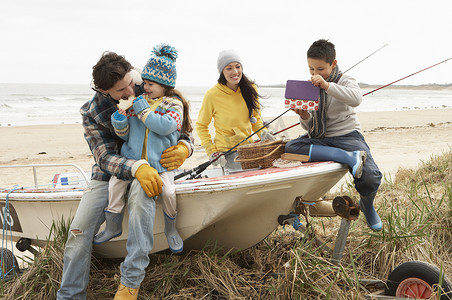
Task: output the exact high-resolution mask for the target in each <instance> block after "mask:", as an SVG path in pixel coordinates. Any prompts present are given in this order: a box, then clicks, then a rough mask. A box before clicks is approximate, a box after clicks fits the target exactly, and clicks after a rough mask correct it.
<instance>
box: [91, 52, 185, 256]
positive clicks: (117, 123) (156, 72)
mask: <svg viewBox="0 0 452 300" xmlns="http://www.w3.org/2000/svg"><path fill="white" fill-rule="evenodd" d="M176 58H177V51H176V49H174V48H173V47H171V46H169V45H165V44H162V45H158V46H156V47H154V50H153V51H152V54H151V58H150V59H149V61H148V62H147V63H146V65H145V67H144V69H143V72H142V74H141V77H142V79H143V84H144V90H145V93H144V94H143V95H141V96H140V97H138V98H136V99H135V100H134V101H133V107H132V108H131V109H129V110H128V111H127V112H126V111H124V110H122V109H118V110H117V111H116V112H115V113H114V114H113V115H112V125H113V127H114V129H115V133H116V134H117V135H118V136H119V137H121V138H122V139H123V140H124V141H125V142H124V144H123V145H122V148H121V155H123V156H126V157H129V158H133V159H137V160H140V159H142V160H144V161H143V163H149V165H150V166H151V167H153V168H155V169H156V170H157V172H159V175H160V177H161V179H162V182H163V188H162V193H161V194H160V198H161V199H162V207H163V212H164V219H165V235H166V237H167V240H168V245H169V248H170V249H171V251H172V252H174V253H178V252H181V251H182V250H183V241H182V238H181V237H180V236H179V233H178V232H177V229H176V216H177V209H176V191H175V187H174V174H173V172H171V171H167V170H166V169H165V168H163V167H162V165H161V164H160V162H159V161H160V158H161V155H162V152H163V150H165V149H167V148H168V147H171V146H174V145H176V144H177V142H178V139H179V137H180V134H181V132H183V133H187V134H189V133H191V131H192V126H191V120H190V117H189V106H188V102H187V100H185V98H184V97H183V96H182V94H181V93H180V92H179V91H177V90H176V89H174V87H175V85H176V67H175V61H176ZM129 183H130V181H124V180H121V179H120V178H117V177H114V176H112V177H111V179H110V185H109V205H108V207H107V209H106V210H105V219H106V227H105V230H104V231H102V232H100V233H98V234H97V235H96V236H95V237H94V243H95V244H100V243H103V242H106V241H108V240H110V239H112V238H114V237H116V236H119V235H120V234H121V233H122V218H123V208H124V195H125V192H126V190H127V185H128V184H129Z"/></svg>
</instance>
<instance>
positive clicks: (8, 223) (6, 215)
mask: <svg viewBox="0 0 452 300" xmlns="http://www.w3.org/2000/svg"><path fill="white" fill-rule="evenodd" d="M8 206H9V209H7V208H6V206H5V203H0V209H1V214H0V221H1V224H0V226H1V228H2V229H5V230H11V231H16V232H22V226H20V222H19V217H18V216H17V213H16V210H15V209H14V206H12V204H11V203H9V205H8ZM3 226H4V227H3Z"/></svg>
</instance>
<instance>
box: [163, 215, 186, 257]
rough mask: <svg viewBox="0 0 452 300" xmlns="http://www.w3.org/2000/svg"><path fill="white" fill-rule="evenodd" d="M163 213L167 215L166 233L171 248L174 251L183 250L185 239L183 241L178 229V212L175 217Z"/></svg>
mask: <svg viewBox="0 0 452 300" xmlns="http://www.w3.org/2000/svg"><path fill="white" fill-rule="evenodd" d="M163 215H164V216H165V235H166V239H167V240H168V246H169V248H170V250H171V251H172V252H173V253H179V252H182V250H184V241H182V238H181V237H180V235H179V233H178V232H177V229H176V217H177V213H176V215H175V216H174V218H171V217H170V216H168V215H167V214H166V213H163Z"/></svg>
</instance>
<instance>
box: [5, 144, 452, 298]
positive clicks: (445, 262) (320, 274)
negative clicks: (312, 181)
mask: <svg viewBox="0 0 452 300" xmlns="http://www.w3.org/2000/svg"><path fill="white" fill-rule="evenodd" d="M348 185H349V186H348V188H346V189H345V190H344V191H342V193H341V194H340V195H348V196H351V197H352V198H354V199H355V200H357V193H356V191H354V188H353V187H352V186H351V184H350V183H349V184H348ZM330 196H331V195H330ZM333 196H334V195H333ZM376 207H377V208H378V212H379V214H380V216H381V218H382V221H383V230H382V231H380V232H372V231H370V230H369V229H368V227H367V225H366V222H365V219H364V216H363V215H362V214H361V215H360V217H359V219H358V220H357V221H353V222H352V223H351V227H350V231H349V235H348V239H347V245H346V248H345V253H344V256H343V258H342V260H341V264H340V265H338V266H336V265H334V264H332V263H331V261H330V259H331V254H330V253H329V252H328V251H327V250H326V249H327V248H325V247H320V246H319V245H318V243H316V239H314V238H313V236H314V235H315V237H318V238H320V239H322V240H325V241H327V244H328V247H330V248H333V247H334V244H333V243H334V240H335V237H336V234H337V230H338V228H339V224H340V219H339V218H338V217H335V218H309V222H310V226H309V227H308V228H309V231H310V234H306V233H302V232H300V231H297V230H295V229H294V228H293V227H291V226H285V227H283V226H280V227H278V228H277V229H276V230H275V231H274V232H273V233H272V234H271V235H270V236H268V237H267V238H266V239H265V240H264V241H262V242H261V243H259V244H257V245H255V246H253V247H251V248H250V249H246V250H243V251H237V252H229V253H222V252H221V251H219V249H216V248H215V247H206V249H204V250H203V251H191V252H188V253H183V254H182V255H171V254H153V255H150V258H151V263H150V265H149V267H148V268H147V272H146V277H145V280H144V281H143V283H142V285H141V288H140V296H139V299H364V298H365V296H366V295H368V294H369V293H370V292H372V290H370V288H369V287H366V286H364V285H363V284H362V280H363V279H379V280H383V281H385V280H386V279H387V277H388V274H389V273H390V272H391V270H393V269H394V268H395V267H396V266H397V265H399V264H401V263H403V262H406V261H411V260H420V261H425V262H428V263H432V264H434V265H436V266H438V267H439V268H440V269H441V270H443V271H444V273H445V274H449V278H450V277H451V276H452V151H449V152H446V153H443V154H442V155H439V156H435V157H432V158H431V159H430V160H429V161H428V162H424V163H422V164H421V165H420V166H419V168H418V169H400V170H399V171H398V172H397V174H396V175H395V178H394V179H392V178H385V180H384V182H383V184H382V185H381V187H380V191H379V193H378V194H377V198H376ZM301 220H302V221H304V219H303V218H301ZM68 224H69V223H68V221H64V220H61V221H60V222H59V223H58V224H56V225H55V226H54V227H53V228H52V230H51V234H52V236H53V239H54V241H53V242H49V243H47V245H46V246H45V247H44V248H42V249H40V255H39V256H37V257H35V258H34V259H33V260H31V261H29V262H28V264H29V266H28V267H27V268H26V270H24V272H23V273H22V274H21V275H20V276H18V277H16V278H15V279H13V280H9V281H2V282H1V283H0V297H1V298H2V299H55V294H56V291H57V289H58V287H59V283H60V280H61V274H62V267H63V262H62V256H63V250H64V241H65V240H66V237H67V231H68ZM120 262H121V260H106V259H93V261H92V267H91V274H90V283H89V286H88V298H89V299H111V298H113V296H114V293H115V291H116V289H117V286H118V282H119V274H120V271H119V263H120Z"/></svg>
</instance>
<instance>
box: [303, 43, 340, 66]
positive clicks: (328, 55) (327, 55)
mask: <svg viewBox="0 0 452 300" xmlns="http://www.w3.org/2000/svg"><path fill="white" fill-rule="evenodd" d="M308 58H314V59H322V60H324V61H326V62H327V63H329V64H330V65H331V64H332V63H333V61H334V60H335V59H336V50H335V49H334V44H333V43H331V42H330V41H328V40H323V39H321V40H318V41H315V42H314V43H313V44H312V45H311V47H309V49H308Z"/></svg>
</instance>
